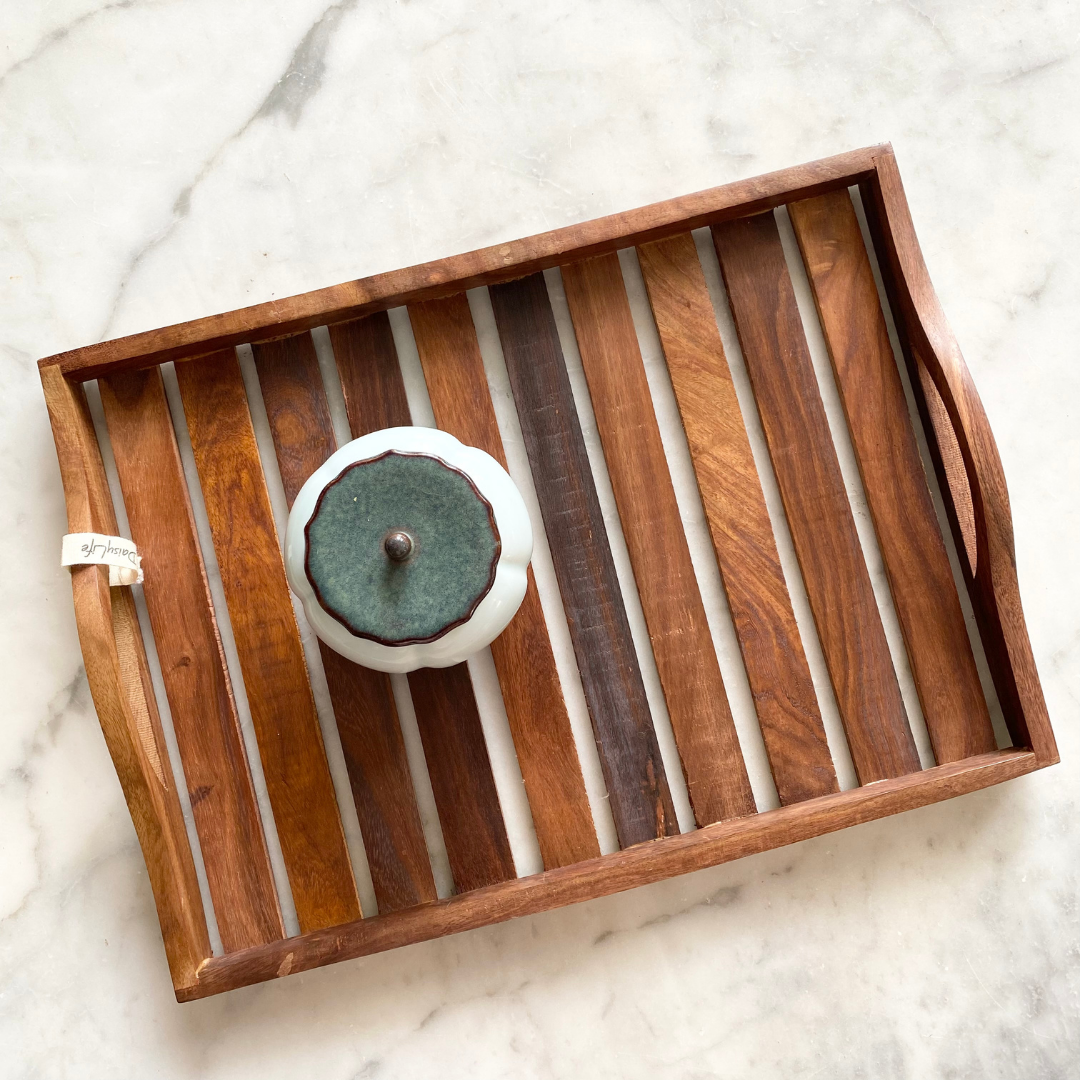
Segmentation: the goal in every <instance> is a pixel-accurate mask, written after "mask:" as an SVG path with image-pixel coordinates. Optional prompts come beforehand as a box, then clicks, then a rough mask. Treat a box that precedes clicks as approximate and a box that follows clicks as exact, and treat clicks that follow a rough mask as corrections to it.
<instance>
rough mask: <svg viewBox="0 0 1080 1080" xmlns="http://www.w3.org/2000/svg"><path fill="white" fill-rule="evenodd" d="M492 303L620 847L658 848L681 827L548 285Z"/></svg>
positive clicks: (507, 291)
mask: <svg viewBox="0 0 1080 1080" xmlns="http://www.w3.org/2000/svg"><path fill="white" fill-rule="evenodd" d="M491 303H492V307H493V308H494V311H495V320H496V322H497V324H498V328H499V336H500V338H501V339H502V348H503V355H504V356H505V358H506V367H507V371H508V372H509V375H510V384H511V387H512V389H513V393H514V398H515V400H516V403H517V410H518V415H519V417H520V418H521V430H522V433H523V435H524V439H525V448H526V451H527V452H528V455H529V461H530V463H531V464H532V471H533V477H534V480H535V484H536V494H537V498H538V500H539V502H540V511H541V514H542V515H543V519H544V526H545V529H546V531H547V536H548V543H549V545H550V548H551V556H552V561H553V562H554V564H555V573H556V576H557V578H558V580H559V588H560V590H561V592H562V596H563V603H564V605H565V608H566V615H567V620H568V622H569V626H570V636H571V638H572V640H573V643H574V652H575V653H576V655H577V661H578V670H579V672H580V674H581V683H582V688H583V690H584V691H585V700H586V702H587V704H588V707H589V715H590V717H591V719H592V724H593V730H594V732H595V734H596V740H597V744H598V747H599V750H600V761H601V764H602V766H603V770H604V778H605V780H606V781H607V790H608V802H609V805H610V807H611V812H612V816H613V817H614V819H615V829H616V831H617V833H618V836H619V843H620V844H621V845H622V846H623V847H628V846H629V845H631V844H637V843H641V842H642V841H645V840H654V839H656V838H657V837H658V836H666V835H669V834H671V833H674V832H678V823H677V821H676V819H675V811H674V807H673V806H672V802H671V794H670V792H669V790H668V784H667V777H666V775H665V774H664V765H663V762H662V761H661V759H660V751H659V748H658V746H657V743H656V733H655V732H654V731H653V726H652V718H651V716H650V714H649V704H648V700H647V699H646V697H645V687H644V684H643V683H642V681H641V672H640V670H639V668H638V661H637V655H636V654H635V652H634V643H633V639H632V638H631V636H630V625H629V623H628V622H627V618H626V610H625V608H624V607H623V600H622V595H621V593H620V592H619V584H618V579H617V577H616V574H615V564H614V562H613V560H612V557H611V549H610V547H609V546H608V542H607V535H606V532H605V528H604V520H603V516H602V514H601V512H600V503H599V500H598V498H597V495H596V486H595V484H594V482H593V477H592V472H591V471H590V467H589V459H588V456H587V455H586V452H585V442H584V440H583V439H582V436H581V425H580V422H579V420H578V416H577V411H576V410H575V408H574V399H573V394H572V393H571V390H570V379H569V376H568V375H567V372H566V365H565V363H564V361H563V355H562V348H561V346H560V344H559V337H558V332H557V330H556V327H555V317H554V315H553V314H552V311H551V304H550V301H549V300H548V295H547V287H546V285H545V284H544V277H543V275H542V274H534V275H533V276H532V277H527V278H523V279H521V280H520V281H513V282H509V283H507V284H505V285H498V286H495V287H493V288H492V289H491Z"/></svg>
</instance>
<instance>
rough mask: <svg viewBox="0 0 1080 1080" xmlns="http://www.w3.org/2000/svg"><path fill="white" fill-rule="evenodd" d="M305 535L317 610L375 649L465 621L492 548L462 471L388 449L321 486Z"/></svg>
mask: <svg viewBox="0 0 1080 1080" xmlns="http://www.w3.org/2000/svg"><path fill="white" fill-rule="evenodd" d="M305 531H306V535H307V557H306V560H305V569H306V571H307V576H308V580H309V581H310V582H311V585H312V587H313V588H314V590H315V595H316V596H317V597H318V598H319V603H320V604H321V605H322V606H323V607H324V608H325V609H326V610H327V611H328V612H329V613H330V614H331V615H333V616H334V618H336V619H337V620H338V621H339V622H341V623H343V624H344V625H345V626H346V627H347V628H348V629H349V630H350V631H352V633H354V634H356V635H358V636H359V637H365V638H371V639H373V640H375V641H378V642H381V643H382V644H384V645H411V644H416V643H419V642H424V641H433V640H435V639H436V638H439V637H442V635H443V634H445V633H447V632H448V631H449V630H452V629H453V628H454V627H455V626H458V625H459V624H461V623H463V622H464V621H465V620H466V619H468V618H469V617H470V616H471V615H472V613H473V611H475V610H476V607H477V605H478V604H479V603H480V601H481V600H482V599H483V598H484V596H485V595H486V594H487V592H488V590H489V589H490V588H491V585H492V583H493V581H494V580H495V566H496V563H497V562H498V559H499V551H500V548H501V545H500V542H499V533H498V529H497V528H496V525H495V519H494V516H493V514H492V510H491V506H490V504H489V503H488V502H487V500H486V499H485V498H484V497H483V496H482V495H481V494H480V493H479V492H478V491H477V490H476V488H475V487H474V486H473V483H472V481H471V480H470V479H469V478H468V477H467V476H466V475H465V474H464V473H463V472H461V471H460V470H458V469H455V468H453V467H452V466H450V465H447V464H446V462H444V461H442V460H440V459H439V458H436V457H432V456H430V455H428V454H407V453H400V452H398V451H396V450H389V451H387V452H386V453H385V454H381V455H380V456H379V457H376V458H371V459H370V460H368V461H359V462H356V463H355V464H354V465H350V466H349V467H348V468H346V469H345V470H344V471H343V472H342V473H341V474H340V475H339V476H338V477H337V479H336V480H332V481H331V482H330V483H329V484H327V486H326V487H325V488H324V489H323V493H322V495H320V496H319V501H318V503H317V504H316V506H315V512H314V514H313V515H312V517H311V520H310V521H309V522H308V525H307V528H306V530H305ZM403 537H405V538H407V539H403Z"/></svg>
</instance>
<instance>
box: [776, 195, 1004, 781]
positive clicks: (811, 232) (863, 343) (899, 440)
mask: <svg viewBox="0 0 1080 1080" xmlns="http://www.w3.org/2000/svg"><path fill="white" fill-rule="evenodd" d="M788 209H789V212H790V215H791V223H792V225H793V226H794V228H795V235H796V237H797V238H798V241H799V247H800V248H801V250H802V255H803V260H804V262H805V263H806V269H807V272H808V274H809V277H810V284H811V287H812V289H813V293H814V301H815V303H816V305H817V310H818V316H819V318H820V319H821V326H822V329H823V330H824V333H825V341H826V344H827V345H828V349H829V357H830V359H831V360H832V367H833V371H834V373H835V375H836V382H837V386H838V387H839V389H840V400H841V401H842V402H843V406H844V415H845V416H846V417H847V422H848V428H849V430H850V432H851V441H852V445H853V446H854V448H855V457H856V459H857V460H858V463H859V471H860V473H861V475H862V479H863V487H864V488H865V490H866V501H867V504H868V506H869V508H870V514H871V517H872V518H873V520H874V527H875V529H876V530H877V537H878V544H879V545H880V547H881V555H882V558H883V560H884V563H885V570H886V573H887V574H888V578H889V585H890V587H891V589H892V595H893V602H894V604H895V605H896V614H897V617H898V619H899V621H900V628H901V630H902V631H903V635H904V644H905V645H906V647H907V654H908V659H909V660H910V661H911V670H912V675H913V676H914V679H915V686H916V689H917V690H918V693H919V701H920V703H921V705H922V711H923V716H924V717H925V719H926V727H927V730H928V731H929V733H930V740H931V742H932V743H933V747H934V756H935V757H936V758H937V761H938V763H939V764H942V765H943V764H945V763H946V762H949V761H959V760H961V759H963V758H967V757H974V756H975V755H976V754H985V753H989V751H991V750H993V749H995V748H996V746H997V743H996V740H995V739H994V729H993V726H992V725H991V723H990V713H989V710H988V709H987V706H986V699H985V698H984V696H983V692H982V686H981V685H980V683H979V673H978V671H977V670H976V667H975V657H974V656H973V654H972V651H971V642H970V641H969V640H968V636H967V627H966V626H965V624H964V613H963V611H962V610H961V608H960V598H959V596H958V595H957V592H956V584H955V582H954V581H953V575H952V568H951V567H950V566H949V556H948V554H947V553H946V551H945V542H944V540H943V539H942V536H941V532H940V531H939V529H938V523H937V515H936V514H935V512H934V504H933V502H932V501H931V498H930V490H929V488H928V487H927V485H926V478H925V476H924V474H923V469H922V460H921V458H920V457H919V448H918V445H917V444H916V442H915V432H914V429H913V428H912V426H911V418H910V416H909V414H908V409H907V400H906V399H905V397H904V387H903V384H902V383H901V381H900V372H899V371H898V370H897V367H896V361H895V359H894V357H893V353H892V346H891V345H890V343H889V332H888V329H887V328H886V326H885V317H884V315H883V314H882V311H881V305H880V302H879V301H878V295H877V288H876V286H875V284H874V275H873V271H872V270H871V268H870V259H869V258H868V256H867V254H866V248H865V247H864V246H863V242H862V234H861V232H860V229H859V222H858V219H857V218H856V216H855V208H854V207H853V206H852V204H851V197H850V195H848V193H847V192H846V191H836V192H832V193H831V194H829V195H822V196H819V197H818V198H816V199H813V200H810V201H806V202H798V203H792V204H791V206H790V207H789V208H788Z"/></svg>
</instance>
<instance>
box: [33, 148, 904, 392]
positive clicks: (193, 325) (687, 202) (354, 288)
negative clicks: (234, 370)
mask: <svg viewBox="0 0 1080 1080" xmlns="http://www.w3.org/2000/svg"><path fill="white" fill-rule="evenodd" d="M881 149H882V147H866V148H864V149H861V150H852V151H850V152H849V153H846V154H837V155H836V156H834V157H829V158H823V159H822V160H821V161H812V162H808V163H807V164H805V165H796V166H795V167H793V168H790V169H781V170H779V171H778V172H773V173H766V174H765V175H764V176H755V177H753V178H751V179H748V180H737V181H735V182H734V183H732V184H724V185H722V186H720V187H714V188H708V189H707V190H705V191H699V192H696V193H695V194H693V195H683V196H681V197H680V198H677V199H668V200H667V201H665V202H660V203H653V204H652V205H651V206H642V207H639V208H638V209H636V210H631V211H628V212H624V213H619V214H611V215H609V216H608V217H602V218H596V219H595V220H593V221H585V222H582V223H580V224H577V225H569V226H567V227H565V228H562V229H554V230H552V231H551V232H546V233H540V234H538V235H537V236H529V237H525V238H524V239H521V240H514V241H512V242H511V243H508V244H507V243H500V244H496V245H494V246H492V247H487V248H481V249H480V250H478V251H470V252H467V253H466V254H464V255H453V256H451V257H450V258H447V259H437V260H436V261H434V262H429V263H423V264H421V265H419V266H410V267H406V268H404V269H402V270H394V271H391V272H390V273H386V274H375V275H374V276H372V277H368V278H362V279H360V280H359V281H348V282H345V283H343V284H341V285H332V286H330V287H329V288H326V289H316V290H314V291H313V292H308V293H303V294H301V295H299V296H286V297H279V298H278V299H276V300H271V301H268V302H266V303H263V304H256V305H254V306H252V307H248V308H240V309H238V310H236V311H227V312H223V313H222V314H220V315H211V316H208V317H207V318H204V319H194V320H192V321H191V322H186V323H179V324H177V325H175V326H166V327H162V328H161V329H159V330H149V331H147V332H145V333H141V334H132V335H129V336H128V337H123V338H117V339H116V340H114V341H102V342H99V343H98V344H96V345H88V346H86V347H84V348H82V349H73V350H71V351H70V352H64V353H58V354H56V355H55V356H49V357H46V358H45V359H44V360H43V361H41V363H43V364H46V365H50V366H51V365H57V366H59V367H60V369H61V371H63V372H64V374H70V375H73V376H74V377H75V378H78V379H95V378H97V377H98V376H99V375H101V374H104V369H105V368H106V367H108V366H110V365H113V364H118V365H122V366H126V367H143V366H146V365H148V364H163V363H165V362H166V361H168V360H181V359H183V358H185V357H193V356H204V355H207V354H208V353H211V352H215V351H217V350H221V349H225V348H227V347H232V346H236V345H243V344H245V343H250V342H255V341H266V340H270V339H272V338H276V337H284V336H286V335H288V334H296V333H300V332H301V331H303V330H310V329H312V328H313V327H316V326H322V325H323V324H329V323H333V322H340V321H345V320H349V319H359V318H361V317H362V316H364V315H370V314H372V313H373V312H375V311H380V310H383V309H385V308H388V307H393V306H395V305H398V304H411V303H413V302H415V301H417V300H433V299H436V298H438V297H440V296H449V295H451V294H452V293H455V292H460V291H461V290H462V289H471V288H473V287H475V286H477V285H486V284H490V283H492V282H494V281H499V280H506V279H507V278H510V277H519V276H521V275H522V274H531V273H533V272H535V271H537V270H543V269H545V268H546V267H549V266H558V265H559V264H560V263H562V262H565V261H566V260H567V257H568V256H569V257H579V258H584V257H585V256H588V255H599V254H601V253H602V252H605V251H615V250H617V249H618V248H621V247H629V246H631V245H633V244H644V243H647V242H648V241H650V240H657V239H659V238H660V237H662V236H668V235H670V234H671V233H675V232H684V231H686V230H688V229H696V228H699V227H700V226H702V225H709V224H711V223H712V222H714V221H720V220H725V219H726V218H728V217H733V216H735V215H736V214H743V213H753V212H754V211H755V210H757V209H766V208H767V207H773V206H779V205H781V204H782V203H784V202H788V201H790V200H791V199H795V198H800V197H802V198H808V197H809V196H811V195H817V194H820V193H821V192H823V191H829V190H831V189H833V188H837V187H847V186H848V185H850V184H854V183H857V182H858V181H859V180H861V179H863V177H865V176H866V175H867V174H868V173H869V172H870V171H871V170H872V169H873V167H874V155H875V153H877V152H878V151H880V150H881Z"/></svg>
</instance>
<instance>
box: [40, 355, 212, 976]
mask: <svg viewBox="0 0 1080 1080" xmlns="http://www.w3.org/2000/svg"><path fill="white" fill-rule="evenodd" d="M41 384H42V390H43V391H44V394H45V404H46V406H47V408H48V411H49V422H50V424H51V426H52V431H53V438H54V439H55V441H56V457H57V462H58V464H59V466H60V478H61V482H62V483H63V486H64V499H65V502H66V503H67V524H68V529H69V531H71V532H100V533H105V534H106V535H108V536H113V535H115V534H116V533H117V531H118V530H117V524H116V515H115V512H114V510H113V505H112V498H111V496H110V494H109V487H108V481H107V480H106V477H105V467H104V464H103V463H102V460H101V450H100V448H99V446H98V443H97V438H96V435H95V433H94V424H93V420H92V419H91V416H90V410H89V408H88V406H87V402H86V395H85V392H84V390H83V387H82V386H81V385H79V384H73V383H70V382H68V381H67V380H66V379H65V378H64V377H63V376H62V375H61V374H60V371H59V369H56V368H53V369H51V370H43V371H42V373H41ZM71 591H72V599H73V600H74V603H75V619H76V623H77V625H78V631H79V645H80V648H81V650H82V655H83V663H84V666H85V669H86V681H87V684H88V686H89V687H90V694H91V696H92V698H93V701H94V709H95V711H96V712H97V716H98V722H99V724H100V726H101V731H102V734H103V735H104V737H105V742H106V745H107V746H108V749H109V756H110V757H111V758H112V762H113V766H114V767H115V769H116V775H117V778H118V779H119V781H120V787H121V789H122V790H123V792H124V800H125V802H126V803H127V808H128V812H129V813H130V814H131V820H132V824H133V825H134V827H135V833H136V835H137V836H138V838H139V846H140V848H141V849H142V853H143V859H144V860H145V862H146V872H147V877H148V879H149V881H150V887H151V889H152V890H153V894H154V903H155V906H156V908H157V915H158V921H159V923H160V925H161V937H162V941H163V943H164V946H165V955H166V957H167V959H168V962H169V972H170V974H171V976H172V982H173V986H174V988H175V990H176V992H177V994H180V993H181V992H182V991H186V990H187V989H188V988H190V987H193V986H195V984H196V981H197V978H198V970H199V967H200V965H201V964H203V963H204V962H205V961H206V960H207V959H208V958H209V956H210V937H209V933H208V931H207V927H206V917H205V914H204V911H203V904H202V898H201V896H200V894H199V882H198V878H197V876H196V873H195V863H194V860H193V859H192V856H191V849H190V847H189V845H188V838H187V830H186V828H185V826H184V819H183V813H182V811H181V809H180V800H179V798H178V797H177V793H176V787H175V784H174V783H173V777H172V773H171V771H170V770H169V768H168V765H167V762H166V757H167V752H166V748H165V739H164V736H163V734H162V732H161V724H160V719H159V717H158V714H157V705H156V703H155V701H154V694H153V688H152V687H151V684H150V678H149V672H148V671H147V668H146V655H145V652H144V649H143V643H142V637H141V635H140V633H139V628H138V622H137V620H136V616H135V604H134V601H133V600H132V597H131V589H130V588H129V587H126V586H125V587H120V588H110V587H109V572H108V567H105V566H93V565H90V566H73V567H72V568H71ZM125 639H126V640H125ZM122 650H123V651H124V652H128V653H129V654H130V653H132V652H133V653H136V654H137V662H136V667H137V668H138V677H139V681H138V685H132V684H131V682H129V678H128V677H127V676H126V674H125V669H126V668H127V667H128V666H129V665H128V664H126V663H125V661H124V660H123V659H121V651H122ZM138 698H142V706H141V707H140V705H139V704H138V701H137V699H138ZM142 708H145V709H146V712H147V713H148V714H149V719H150V731H149V735H150V739H147V738H146V730H145V728H144V727H143V725H142V724H141V723H140V722H139V720H138V718H137V714H138V713H140V712H141V711H142Z"/></svg>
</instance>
